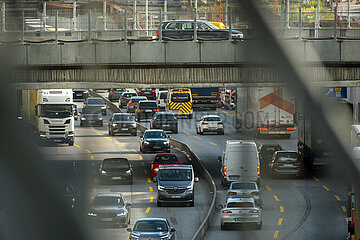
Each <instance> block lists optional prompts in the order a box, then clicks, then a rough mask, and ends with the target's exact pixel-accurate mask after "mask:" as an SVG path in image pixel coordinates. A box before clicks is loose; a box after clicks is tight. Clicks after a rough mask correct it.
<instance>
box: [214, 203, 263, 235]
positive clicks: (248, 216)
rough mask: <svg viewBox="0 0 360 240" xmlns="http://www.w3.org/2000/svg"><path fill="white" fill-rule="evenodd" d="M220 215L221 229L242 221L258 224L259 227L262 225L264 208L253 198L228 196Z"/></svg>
mask: <svg viewBox="0 0 360 240" xmlns="http://www.w3.org/2000/svg"><path fill="white" fill-rule="evenodd" d="M220 215H221V230H224V229H225V227H226V225H235V224H240V223H250V224H256V227H257V228H258V229H261V226H262V209H261V208H259V207H257V206H256V205H255V201H254V199H253V198H228V199H227V200H226V205H225V207H224V208H223V209H222V210H221V214H220Z"/></svg>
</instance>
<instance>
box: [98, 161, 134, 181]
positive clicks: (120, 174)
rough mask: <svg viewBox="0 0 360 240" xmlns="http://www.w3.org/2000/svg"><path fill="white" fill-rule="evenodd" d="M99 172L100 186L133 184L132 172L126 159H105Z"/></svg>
mask: <svg viewBox="0 0 360 240" xmlns="http://www.w3.org/2000/svg"><path fill="white" fill-rule="evenodd" d="M99 171H100V184H105V183H128V184H132V183H133V170H132V168H131V165H130V163H129V160H128V159H127V158H105V159H104V160H103V162H102V164H101V166H100V168H99Z"/></svg>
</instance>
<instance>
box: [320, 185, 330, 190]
mask: <svg viewBox="0 0 360 240" xmlns="http://www.w3.org/2000/svg"><path fill="white" fill-rule="evenodd" d="M322 187H323V188H324V189H325V190H326V191H330V189H329V188H328V187H327V186H325V185H322Z"/></svg>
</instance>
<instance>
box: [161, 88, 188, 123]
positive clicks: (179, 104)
mask: <svg viewBox="0 0 360 240" xmlns="http://www.w3.org/2000/svg"><path fill="white" fill-rule="evenodd" d="M166 111H168V112H172V113H174V114H175V115H177V116H185V117H188V118H190V119H191V118H192V117H193V108H192V96H191V90H190V88H173V89H170V91H169V93H168V96H167V101H166Z"/></svg>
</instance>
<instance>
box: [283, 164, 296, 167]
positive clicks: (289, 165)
mask: <svg viewBox="0 0 360 240" xmlns="http://www.w3.org/2000/svg"><path fill="white" fill-rule="evenodd" d="M293 166H294V165H292V164H284V167H293Z"/></svg>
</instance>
